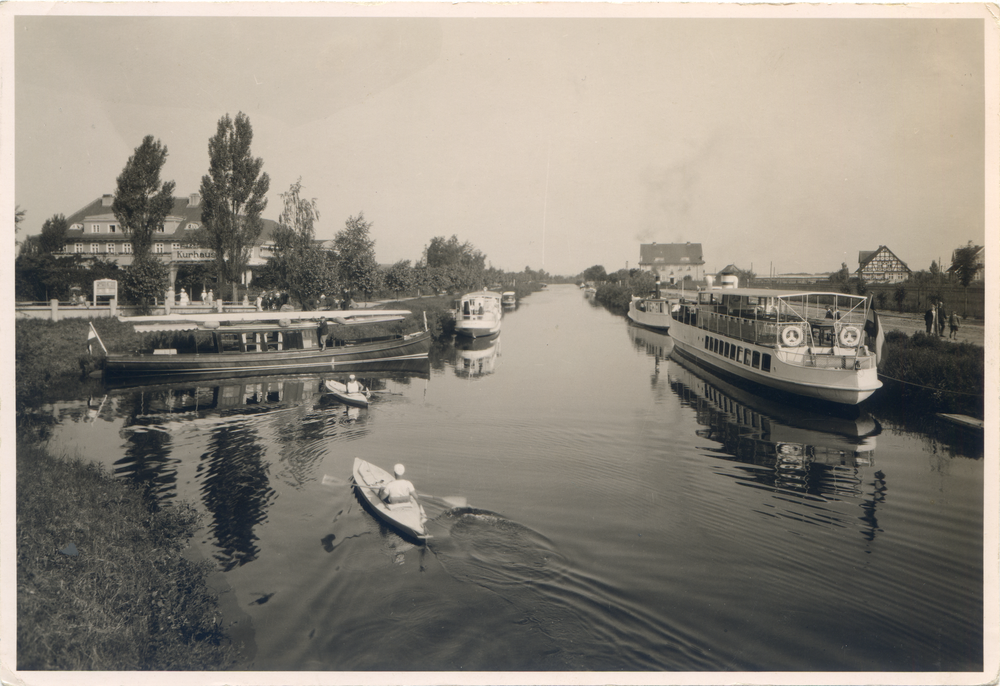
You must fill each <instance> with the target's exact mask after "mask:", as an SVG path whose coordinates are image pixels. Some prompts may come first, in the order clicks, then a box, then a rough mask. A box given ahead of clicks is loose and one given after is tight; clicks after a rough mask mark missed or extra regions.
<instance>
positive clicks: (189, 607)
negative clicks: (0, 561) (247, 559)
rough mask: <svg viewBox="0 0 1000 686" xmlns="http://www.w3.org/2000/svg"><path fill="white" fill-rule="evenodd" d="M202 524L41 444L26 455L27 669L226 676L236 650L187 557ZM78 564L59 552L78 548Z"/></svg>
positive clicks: (20, 559) (20, 501) (22, 496)
mask: <svg viewBox="0 0 1000 686" xmlns="http://www.w3.org/2000/svg"><path fill="white" fill-rule="evenodd" d="M197 521H198V517H197V514H196V513H195V512H194V510H193V509H191V508H190V507H185V506H181V507H177V506H171V507H169V508H164V509H162V510H157V509H156V508H155V507H151V504H150V501H148V500H146V498H145V497H144V496H143V494H142V492H141V491H140V490H139V489H137V488H136V487H134V486H130V485H128V484H126V483H124V482H121V481H118V480H115V479H113V478H111V477H110V476H108V475H107V474H106V473H104V472H103V471H102V470H101V469H99V468H98V467H96V466H94V465H91V464H87V463H84V462H83V461H80V460H70V459H61V458H56V457H53V456H52V455H50V454H48V453H47V452H46V451H45V450H43V449H41V448H39V447H37V446H25V445H22V444H21V443H19V444H18V449H17V579H18V585H17V616H18V622H17V650H18V652H17V666H18V669H19V670H176V669H194V670H210V669H225V668H231V667H233V666H234V665H235V662H236V659H237V657H238V655H237V651H236V650H235V648H234V647H233V646H232V645H231V644H230V643H229V641H228V640H227V638H226V636H225V634H224V632H223V629H222V617H221V614H220V612H219V610H218V607H217V601H216V598H215V597H214V596H213V595H212V593H211V592H210V591H209V590H208V587H207V585H206V583H205V578H206V576H207V574H208V573H209V572H210V571H211V566H210V565H209V563H207V562H206V563H194V562H191V561H190V560H188V559H186V558H185V557H184V556H183V555H182V551H183V549H184V548H185V547H186V546H187V544H188V540H189V538H190V537H191V535H192V534H193V532H194V531H195V528H196V526H197ZM71 543H72V544H73V545H74V546H75V547H76V550H77V551H78V554H77V555H76V556H71V555H66V554H63V553H62V552H60V551H61V550H65V549H66V548H67V546H68V545H69V544H71Z"/></svg>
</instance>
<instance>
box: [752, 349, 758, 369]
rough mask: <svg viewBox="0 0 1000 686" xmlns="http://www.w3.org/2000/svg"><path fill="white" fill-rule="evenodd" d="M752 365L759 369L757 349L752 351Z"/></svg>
mask: <svg viewBox="0 0 1000 686" xmlns="http://www.w3.org/2000/svg"><path fill="white" fill-rule="evenodd" d="M753 366H754V367H755V368H757V369H760V352H758V351H757V350H754V351H753Z"/></svg>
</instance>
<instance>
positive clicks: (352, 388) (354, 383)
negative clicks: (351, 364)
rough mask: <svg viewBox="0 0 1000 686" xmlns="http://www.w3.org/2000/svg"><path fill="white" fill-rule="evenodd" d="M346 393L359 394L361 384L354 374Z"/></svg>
mask: <svg viewBox="0 0 1000 686" xmlns="http://www.w3.org/2000/svg"><path fill="white" fill-rule="evenodd" d="M347 392H348V393H360V392H361V384H360V383H359V382H358V380H357V379H355V378H354V374H351V378H350V379H348V380H347ZM397 466H398V467H401V466H402V465H397Z"/></svg>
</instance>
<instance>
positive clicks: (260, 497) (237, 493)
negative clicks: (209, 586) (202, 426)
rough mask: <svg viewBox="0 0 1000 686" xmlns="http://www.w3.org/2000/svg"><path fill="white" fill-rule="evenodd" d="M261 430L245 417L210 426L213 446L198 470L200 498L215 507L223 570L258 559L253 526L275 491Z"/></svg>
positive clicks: (213, 529) (214, 531)
mask: <svg viewBox="0 0 1000 686" xmlns="http://www.w3.org/2000/svg"><path fill="white" fill-rule="evenodd" d="M263 456H264V448H263V447H262V446H261V445H260V444H259V442H258V436H257V432H256V431H255V430H253V429H251V428H250V426H248V425H247V424H246V423H240V424H224V425H219V426H216V427H214V428H213V429H212V431H211V437H210V439H209V450H208V452H206V453H205V454H204V455H202V456H201V464H199V465H198V473H199V475H200V477H201V478H200V480H201V492H202V501H203V502H204V504H205V507H206V508H207V509H208V511H209V512H211V513H212V523H211V525H210V526H209V532H210V534H211V535H212V536H213V537H214V538H215V541H216V544H217V546H218V548H219V552H218V553H216V558H217V559H219V561H220V562H221V563H222V565H223V569H224V570H225V571H229V570H230V569H233V568H234V567H238V566H240V565H243V564H246V563H247V562H250V561H251V560H254V559H256V557H257V553H258V551H259V549H258V547H257V545H256V541H257V536H256V535H255V534H254V527H255V526H256V525H257V524H259V523H261V522H263V521H264V520H265V518H266V512H267V507H268V505H269V502H270V500H271V499H272V498H273V497H274V495H275V494H274V490H273V489H272V488H271V487H270V484H269V480H268V469H267V466H266V465H265V463H264V461H263Z"/></svg>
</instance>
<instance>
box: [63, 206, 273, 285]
mask: <svg viewBox="0 0 1000 686" xmlns="http://www.w3.org/2000/svg"><path fill="white" fill-rule="evenodd" d="M113 202H114V196H113V195H104V196H102V197H100V198H97V199H96V200H94V201H93V202H91V203H90V204H88V205H87V206H86V207H83V208H82V209H80V210H77V211H76V212H74V213H73V214H71V215H69V216H68V217H67V218H66V221H67V223H68V224H69V230H68V231H67V232H66V244H65V245H64V246H63V249H62V251H60V252H58V253H55V254H56V255H57V256H58V255H60V254H61V255H71V254H86V255H91V256H93V257H97V256H100V257H104V258H106V259H110V260H112V261H114V262H116V263H117V264H118V265H119V266H122V267H124V266H127V265H129V264H132V242H131V241H130V240H129V239H128V238H126V236H125V235H124V234H123V233H122V230H121V226H120V225H119V224H118V220H117V219H116V218H115V214H114V212H113V211H112V210H111V205H112V203H113ZM201 208H202V204H201V195H200V194H198V193H192V194H191V195H189V196H187V197H183V198H174V205H173V207H172V208H171V209H170V213H169V214H168V215H167V218H166V220H165V221H164V222H163V226H162V227H160V229H158V230H157V232H156V233H155V234H154V236H153V246H152V255H153V256H154V257H157V258H158V259H160V260H162V261H163V262H164V263H165V264H166V265H167V267H168V269H169V270H170V287H171V288H173V287H174V282H175V280H176V278H177V270H178V269H179V268H180V267H182V266H184V265H190V264H196V263H212V262H213V261H214V260H215V251H214V250H210V249H208V248H203V247H200V246H198V245H195V244H194V242H193V241H192V239H191V236H192V235H193V232H195V231H196V230H198V229H200V228H201V227H202V223H201ZM263 222H264V228H263V229H262V230H261V233H260V236H258V238H257V241H256V243H255V245H254V246H253V249H252V250H251V253H250V263H249V267H250V268H252V267H262V266H264V265H265V264H267V261H268V260H269V259H270V258H271V257H272V256H273V255H274V241H272V240H271V233H272V232H273V230H274V228H275V227H276V226H277V223H276V222H274V221H272V220H270V219H264V220H263ZM250 280H251V273H250V269H248V270H247V273H246V274H245V275H244V283H246V284H249V283H250Z"/></svg>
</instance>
